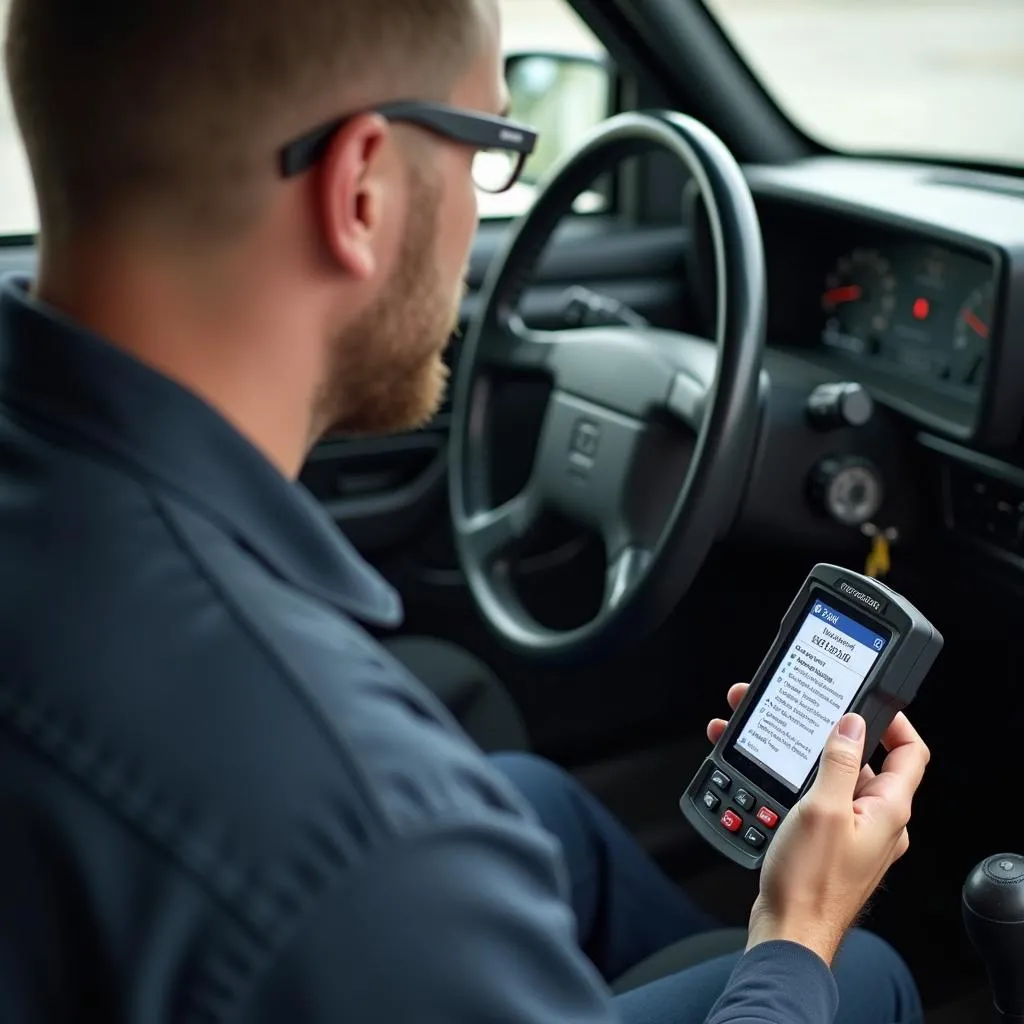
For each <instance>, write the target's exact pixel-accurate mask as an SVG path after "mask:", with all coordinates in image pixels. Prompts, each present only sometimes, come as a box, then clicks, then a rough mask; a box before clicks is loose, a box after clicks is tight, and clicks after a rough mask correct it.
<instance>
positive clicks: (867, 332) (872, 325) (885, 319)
mask: <svg viewBox="0 0 1024 1024" xmlns="http://www.w3.org/2000/svg"><path fill="white" fill-rule="evenodd" d="M821 304H822V308H823V309H824V310H825V312H826V313H827V314H828V321H827V322H826V324H825V330H824V332H823V335H822V337H823V340H824V341H825V343H826V344H827V345H832V346H833V347H835V348H842V349H845V350H846V351H848V352H856V353H858V354H870V353H873V352H877V351H878V346H879V339H880V337H881V336H882V335H883V334H884V333H885V332H886V330H887V329H888V327H889V318H890V317H891V316H892V311H893V309H894V308H895V307H896V276H895V275H894V274H893V272H892V268H891V267H890V265H889V261H888V260H886V259H884V258H883V257H882V256H881V255H880V254H879V252H878V251H877V250H875V249H855V250H854V251H853V252H851V253H849V254H848V255H846V256H843V257H842V258H841V259H840V260H839V262H838V263H837V264H836V266H835V269H834V270H833V271H832V272H831V273H830V274H829V275H828V277H827V278H826V279H825V292H824V294H823V295H822V298H821Z"/></svg>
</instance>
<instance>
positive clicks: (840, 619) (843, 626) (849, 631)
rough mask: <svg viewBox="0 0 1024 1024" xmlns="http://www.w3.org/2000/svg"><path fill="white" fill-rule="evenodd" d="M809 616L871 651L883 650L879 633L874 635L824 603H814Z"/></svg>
mask: <svg viewBox="0 0 1024 1024" xmlns="http://www.w3.org/2000/svg"><path fill="white" fill-rule="evenodd" d="M811 616H812V617H813V618H816V619H821V621H822V622H825V623H827V624H828V625H830V626H831V627H832V628H833V629H836V630H838V631H839V632H840V633H845V634H846V635H847V636H848V637H849V638H850V639H851V640H856V641H857V643H859V644H863V645H864V646H865V647H870V648H871V650H873V651H882V650H884V649H885V644H886V639H885V637H884V636H882V635H881V633H876V632H875V631H874V630H872V629H868V627H867V626H862V625H861V624H860V623H859V622H857V621H856V620H854V619H851V618H850V616H849V615H844V614H843V613H842V612H840V611H836V609H835V608H833V607H832V606H831V605H828V604H826V603H825V602H824V601H815V602H814V604H813V605H811Z"/></svg>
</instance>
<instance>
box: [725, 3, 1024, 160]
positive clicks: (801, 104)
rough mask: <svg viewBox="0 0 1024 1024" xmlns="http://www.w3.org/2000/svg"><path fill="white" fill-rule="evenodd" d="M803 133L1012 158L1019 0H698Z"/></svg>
mask: <svg viewBox="0 0 1024 1024" xmlns="http://www.w3.org/2000/svg"><path fill="white" fill-rule="evenodd" d="M705 3H706V5H707V7H708V9H709V10H710V11H711V13H712V14H713V15H714V16H715V17H716V18H717V19H718V21H719V22H720V24H721V26H722V28H723V29H724V31H725V32H726V34H727V35H728V36H729V38H730V39H731V41H732V43H733V45H734V46H735V47H736V49H737V50H738V51H739V53H740V54H741V56H742V57H743V58H744V60H746V62H747V63H748V64H749V65H750V68H751V69H752V71H753V72H754V74H755V75H757V76H758V77H759V78H760V80H761V82H762V83H763V85H764V87H765V88H766V89H767V90H768V92H769V93H771V94H772V96H773V98H774V99H775V100H776V102H777V103H778V104H779V105H780V106H781V107H782V108H783V109H784V110H785V112H786V113H787V114H788V115H789V117H790V118H792V120H793V121H794V122H795V123H796V124H797V125H798V127H800V128H801V129H803V130H804V131H805V132H806V133H807V134H808V135H809V136H811V137H812V138H814V139H817V140H818V141H819V142H822V143H824V144H825V145H827V146H829V147H831V148H835V149H839V150H848V151H859V152H880V153H893V154H907V155H915V156H938V157H951V158H954V159H961V160H978V161H983V162H989V161H991V162H996V163H1003V164H1011V165H1014V166H1021V165H1024V0H705Z"/></svg>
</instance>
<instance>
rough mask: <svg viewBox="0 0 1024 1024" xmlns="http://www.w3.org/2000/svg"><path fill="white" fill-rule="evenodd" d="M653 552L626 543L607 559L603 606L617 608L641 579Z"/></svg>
mask: <svg viewBox="0 0 1024 1024" xmlns="http://www.w3.org/2000/svg"><path fill="white" fill-rule="evenodd" d="M653 560H654V553H653V552H652V551H650V550H649V549H648V548H646V547H643V546H641V545H639V544H627V545H626V546H625V547H623V548H621V549H620V550H619V551H618V552H617V553H616V554H615V555H614V556H613V557H611V558H609V559H608V571H607V572H606V574H605V588H604V606H605V607H606V608H608V609H609V610H611V611H614V610H615V609H616V608H618V607H619V606H620V605H621V604H622V603H623V602H624V601H625V600H626V599H627V598H628V597H629V596H630V595H631V594H632V592H633V590H634V589H635V587H636V585H637V584H638V583H639V582H640V580H642V579H643V577H644V574H645V573H646V572H647V568H648V566H649V565H650V564H651V562H652V561H653Z"/></svg>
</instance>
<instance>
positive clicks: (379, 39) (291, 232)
mask: <svg viewBox="0 0 1024 1024" xmlns="http://www.w3.org/2000/svg"><path fill="white" fill-rule="evenodd" d="M6 66H7V71H8V76H9V79H10V85H11V92H12V96H13V101H14V107H15V111H16V114H17V117H18V121H19V125H20V127H21V130H22V133H23V136H24V138H25V143H26V149H27V152H28V157H29V162H30V165H31V168H32V173H33V177H34V180H35V184H36V191H37V198H38V203H39V212H40V221H41V249H42V255H43V270H42V273H43V275H44V276H45V274H46V268H47V265H52V266H59V265H61V264H62V261H63V263H65V264H66V263H67V259H66V257H65V256H63V255H62V254H65V253H70V252H78V253H81V252H82V251H83V249H86V248H87V247H89V246H94V249H95V252H96V253H97V254H98V253H100V252H101V251H103V248H104V247H105V246H106V247H113V248H115V249H116V248H118V247H120V249H121V250H122V251H121V253H120V254H119V258H118V260H117V261H116V262H117V263H118V265H119V266H120V267H121V268H122V270H123V271H124V272H126V273H128V274H129V275H131V274H133V273H135V271H134V270H132V269H131V268H133V267H135V266H138V267H145V266H146V265H147V261H148V265H150V266H152V267H154V268H156V267H159V268H160V272H161V273H162V274H163V275H164V278H165V280H163V281H162V288H161V289H158V290H159V291H161V292H162V294H170V291H173V290H174V289H170V290H169V289H168V287H167V283H168V281H170V280H174V287H175V288H177V291H178V293H180V292H181V289H180V287H178V285H179V284H180V280H181V279H183V276H184V275H185V274H186V271H187V268H189V267H193V268H195V274H196V276H197V277H198V275H199V274H200V273H202V274H205V275H206V280H207V283H206V284H205V285H204V284H202V283H201V282H198V283H197V282H192V283H191V285H190V287H191V288H192V292H193V296H192V297H193V299H194V300H195V302H196V303H197V304H198V305H199V306H205V307H206V308H207V309H208V310H209V312H210V314H211V316H210V320H211V322H213V321H219V322H220V323H221V324H222V325H224V326H225V331H224V332H223V333H224V334H225V335H230V333H231V332H230V329H228V328H227V325H228V324H229V322H230V321H231V320H232V317H233V316H234V317H235V320H236V323H237V324H239V325H240V324H241V323H243V322H246V320H247V318H248V323H249V325H250V327H251V325H252V318H253V317H254V316H255V315H256V314H257V312H258V313H260V315H262V316H263V317H264V321H262V322H265V323H267V324H269V323H270V322H271V321H274V322H275V323H276V324H277V325H278V327H279V328H283V327H284V326H285V325H287V327H288V329H289V330H291V331H293V332H296V331H297V330H298V332H299V333H301V334H303V336H302V337H299V336H295V337H291V338H287V337H283V338H278V340H277V346H278V347H277V349H276V350H274V351H273V352H268V351H266V350H265V348H264V347H262V346H261V345H259V344H256V343H255V342H254V343H253V350H252V352H251V353H249V355H250V358H251V360H252V363H251V365H250V367H249V371H250V373H251V375H252V376H253V379H255V376H256V375H257V374H258V361H259V360H260V359H261V358H263V357H266V358H265V359H264V364H265V365H267V366H268V368H269V367H270V366H271V365H274V366H276V368H277V371H278V373H279V374H280V376H281V378H282V379H281V387H282V389H283V390H284V391H287V387H288V381H287V380H286V379H284V378H287V377H288V376H289V374H290V373H291V371H292V370H294V369H295V368H296V367H300V366H301V367H302V369H303V371H304V373H305V377H306V378H313V379H311V380H307V381H306V383H308V384H309V385H310V388H311V390H310V392H309V393H308V394H307V395H306V399H307V403H308V406H309V409H308V411H309V414H310V420H311V422H310V423H309V424H308V428H309V430H310V431H311V432H312V433H314V434H319V433H322V432H323V431H325V430H327V429H330V428H332V427H334V428H339V429H342V430H347V431H351V432H371V431H390V430H396V429H402V428H405V427H410V426H413V425H415V424H416V423H418V422H419V421H421V420H422V419H424V418H425V417H426V416H428V415H429V414H430V413H431V412H432V410H433V409H434V408H435V406H436V403H437V401H438V399H439V396H440V393H441V390H442V386H443V379H444V371H443V364H442V360H441V354H442V351H443V348H444V347H445V344H446V342H447V340H448V337H449V336H450V333H451V331H452V329H453V328H454V326H455V314H456V309H457V305H458V300H459V298H460V297H461V294H462V290H463V279H464V272H465V264H466V258H467V254H468V250H469V246H470V242H471V239H472V236H473V233H474V231H475V227H476V218H477V209H476V189H475V186H474V179H473V174H472V169H473V165H474V160H477V162H478V163H479V160H478V157H477V154H478V147H477V146H474V145H471V144H468V143H467V142H466V141H465V140H466V139H470V140H472V139H474V138H475V134H474V127H473V125H470V126H469V132H468V134H467V132H466V131H465V130H463V129H464V128H465V126H462V128H458V129H457V130H455V131H448V130H446V128H447V127H449V126H448V124H447V122H445V121H444V117H445V116H446V115H445V113H444V111H445V109H446V108H448V107H450V108H454V114H455V117H456V120H457V118H458V111H460V110H461V111H465V112H470V113H472V112H482V113H484V114H489V115H498V114H500V113H501V111H502V108H503V107H504V105H505V90H504V83H503V76H502V71H501V59H500V39H499V24H498V9H497V0H151V2H149V3H131V2H128V0H95V2H92V3H82V2H81V0H13V3H12V7H11V13H10V21H9V31H8V39H7V53H6ZM410 101H411V105H409V106H406V107H405V108H401V107H398V108H397V109H396V107H395V104H396V103H400V102H406V103H410ZM438 117H440V118H441V123H440V125H438V124H437V123H436V122H437V118H438ZM325 126H326V131H323V130H322V131H320V133H319V137H317V138H315V142H316V145H315V148H314V150H310V149H309V148H308V146H307V147H306V149H305V150H304V151H303V147H302V145H301V143H302V142H303V140H305V141H306V142H308V141H309V140H310V138H313V137H315V136H317V132H316V130H317V129H318V128H320V129H324V128H325ZM484 128H485V129H486V128H487V126H486V125H484ZM491 130H493V127H492V129H491ZM476 134H479V132H476ZM484 137H486V131H485V133H484V136H482V137H481V140H480V145H484V143H483V138H484ZM297 140H298V141H297ZM290 143H295V144H296V146H297V148H298V149H299V150H300V156H303V159H302V160H301V161H300V162H299V163H295V162H294V161H293V162H292V164H291V165H289V163H288V160H287V159H286V157H287V155H288V153H289V151H288V148H287V147H288V145H289V144H290ZM292 155H293V156H294V153H293V154H292ZM133 261H134V262H133ZM79 262H81V261H79ZM168 267H173V268H174V269H173V272H172V273H171V274H169V275H168V273H167V268H168ZM125 268H127V270H125ZM63 272H64V273H65V275H66V274H68V273H71V274H75V273H78V272H79V271H78V270H75V269H74V266H73V265H72V269H71V270H70V271H68V270H66V269H65V270H64V271H63ZM81 272H82V273H84V272H85V271H84V270H82V271H81ZM55 273H56V271H55ZM141 273H142V272H141V271H139V274H141ZM140 279H141V278H140ZM210 281H217V282H218V283H219V287H218V289H217V295H213V294H210V293H212V292H213V291H214V289H213V288H212V287H211V286H210V283H209V282H210ZM65 290H68V289H65ZM71 290H72V291H73V290H74V289H73V288H72V289H71ZM246 290H248V294H245V291H246ZM122 300H123V302H125V303H126V304H130V303H131V301H132V294H131V292H130V290H129V289H128V288H127V286H125V287H124V290H123V291H122ZM282 310H283V311H282ZM164 312H167V311H164ZM171 312H173V311H171ZM195 314H196V310H195V309H192V310H191V311H190V312H189V316H188V317H187V318H185V319H186V320H190V321H191V322H192V323H193V324H194V323H195V320H196V315H195ZM236 314H237V316H236ZM114 319H115V320H116V319H117V318H116V317H114ZM122 319H123V318H122ZM299 328H301V330H299ZM153 330H154V331H156V330H157V328H156V327H154V328H153ZM122 333H123V332H122ZM170 333H171V332H170V330H169V329H168V334H170ZM255 333H257V334H260V333H266V332H264V331H262V330H260V331H256V332H255ZM278 334H280V330H278ZM154 336H155V335H154ZM114 340H115V341H123V342H126V343H128V344H129V347H134V348H136V349H139V348H140V347H141V348H143V349H144V348H145V345H146V342H145V341H144V340H140V341H139V342H138V344H133V343H132V340H131V339H121V338H115V339H114ZM264 341H266V339H265V338H264ZM215 343H218V342H216V341H215V340H214V341H211V342H210V344H215ZM154 344H155V343H154ZM224 344H226V345H227V344H230V342H229V341H228V340H225V342H224ZM182 345H184V346H185V347H187V342H186V341H182ZM166 347H167V346H165V348H166ZM155 358H156V359H157V361H159V362H162V363H164V364H167V363H169V362H173V360H174V359H176V358H177V357H176V356H175V354H174V353H173V352H167V351H161V352H160V353H158V354H157V355H156V356H155ZM203 358H206V362H207V363H208V364H210V365H213V364H218V365H219V363H225V362H227V361H228V360H227V359H226V358H225V359H224V360H218V359H216V358H213V357H201V356H200V355H198V354H197V355H196V360H194V361H193V362H194V363H196V365H198V363H201V362H202V361H203ZM289 359H290V360H291V361H290V362H288V361H287V360H289ZM197 361H198V362H197ZM172 369H173V370H174V371H175V372H178V371H180V372H178V375H179V376H181V377H183V378H185V379H186V381H187V382H189V383H195V384H197V385H198V386H199V389H200V390H204V388H205V386H206V383H207V382H204V381H193V380H191V379H190V374H192V375H193V376H194V374H193V371H192V370H190V369H189V368H187V367H177V366H174V367H172ZM193 369H194V367H193ZM299 375H301V374H299ZM304 379H305V378H304ZM206 390H208V391H213V390H214V388H213V386H212V385H211V386H210V387H209V388H206Z"/></svg>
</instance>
